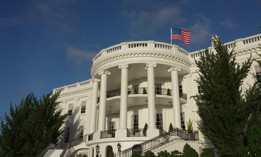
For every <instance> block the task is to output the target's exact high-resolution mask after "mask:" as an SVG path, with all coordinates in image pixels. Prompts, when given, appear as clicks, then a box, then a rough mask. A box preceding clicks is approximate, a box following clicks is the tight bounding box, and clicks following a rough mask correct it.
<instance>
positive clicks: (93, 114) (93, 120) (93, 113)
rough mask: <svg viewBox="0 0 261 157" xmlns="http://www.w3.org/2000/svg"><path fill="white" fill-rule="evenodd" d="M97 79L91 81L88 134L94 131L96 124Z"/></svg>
mask: <svg viewBox="0 0 261 157" xmlns="http://www.w3.org/2000/svg"><path fill="white" fill-rule="evenodd" d="M98 82H99V81H98V79H95V78H93V79H92V88H93V90H92V107H91V125H90V133H93V132H94V131H95V123H96V106H97V98H98V84H99V83H98Z"/></svg>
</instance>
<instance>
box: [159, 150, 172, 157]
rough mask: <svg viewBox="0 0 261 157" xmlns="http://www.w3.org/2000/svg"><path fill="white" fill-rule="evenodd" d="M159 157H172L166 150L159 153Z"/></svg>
mask: <svg viewBox="0 0 261 157" xmlns="http://www.w3.org/2000/svg"><path fill="white" fill-rule="evenodd" d="M157 157H170V153H169V152H167V151H166V150H164V151H160V152H158V155H157Z"/></svg>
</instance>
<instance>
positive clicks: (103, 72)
mask: <svg viewBox="0 0 261 157" xmlns="http://www.w3.org/2000/svg"><path fill="white" fill-rule="evenodd" d="M102 74H106V75H110V74H111V72H110V71H108V70H102V71H100V72H98V75H102Z"/></svg>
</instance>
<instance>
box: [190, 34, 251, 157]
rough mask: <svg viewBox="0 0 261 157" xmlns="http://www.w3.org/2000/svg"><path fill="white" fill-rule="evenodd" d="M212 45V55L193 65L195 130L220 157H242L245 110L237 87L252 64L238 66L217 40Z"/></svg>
mask: <svg viewBox="0 0 261 157" xmlns="http://www.w3.org/2000/svg"><path fill="white" fill-rule="evenodd" d="M213 43H214V48H215V51H216V52H210V51H209V50H206V51H205V53H204V55H203V56H202V57H201V58H200V59H199V61H196V65H197V66H198V68H199V78H200V79H199V80H198V84H199V86H200V87H201V89H202V92H201V93H199V94H198V95H196V96H195V100H196V103H197V106H198V114H199V116H200V118H201V120H202V125H201V126H200V127H199V129H200V130H201V132H202V133H203V134H204V135H205V136H206V137H207V138H208V139H209V140H210V141H211V142H212V143H213V144H214V146H215V147H216V148H217V149H218V153H219V155H220V157H238V156H242V157H243V156H245V155H246V147H245V137H246V136H245V135H246V124H247V122H248V118H249V112H248V111H249V110H248V105H247V103H246V101H245V99H244V97H243V96H242V92H241V86H242V83H243V80H244V79H245V78H246V76H247V75H248V72H249V69H250V66H251V64H252V60H251V59H248V60H247V61H245V62H244V63H242V64H238V63H236V58H235V54H234V53H233V51H228V49H227V47H226V46H224V45H223V44H222V42H221V41H220V40H219V38H214V40H213ZM240 65H241V66H240Z"/></svg>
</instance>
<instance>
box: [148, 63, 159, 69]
mask: <svg viewBox="0 0 261 157" xmlns="http://www.w3.org/2000/svg"><path fill="white" fill-rule="evenodd" d="M156 66H157V64H156V63H147V64H146V65H145V69H148V68H155V67H156Z"/></svg>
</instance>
